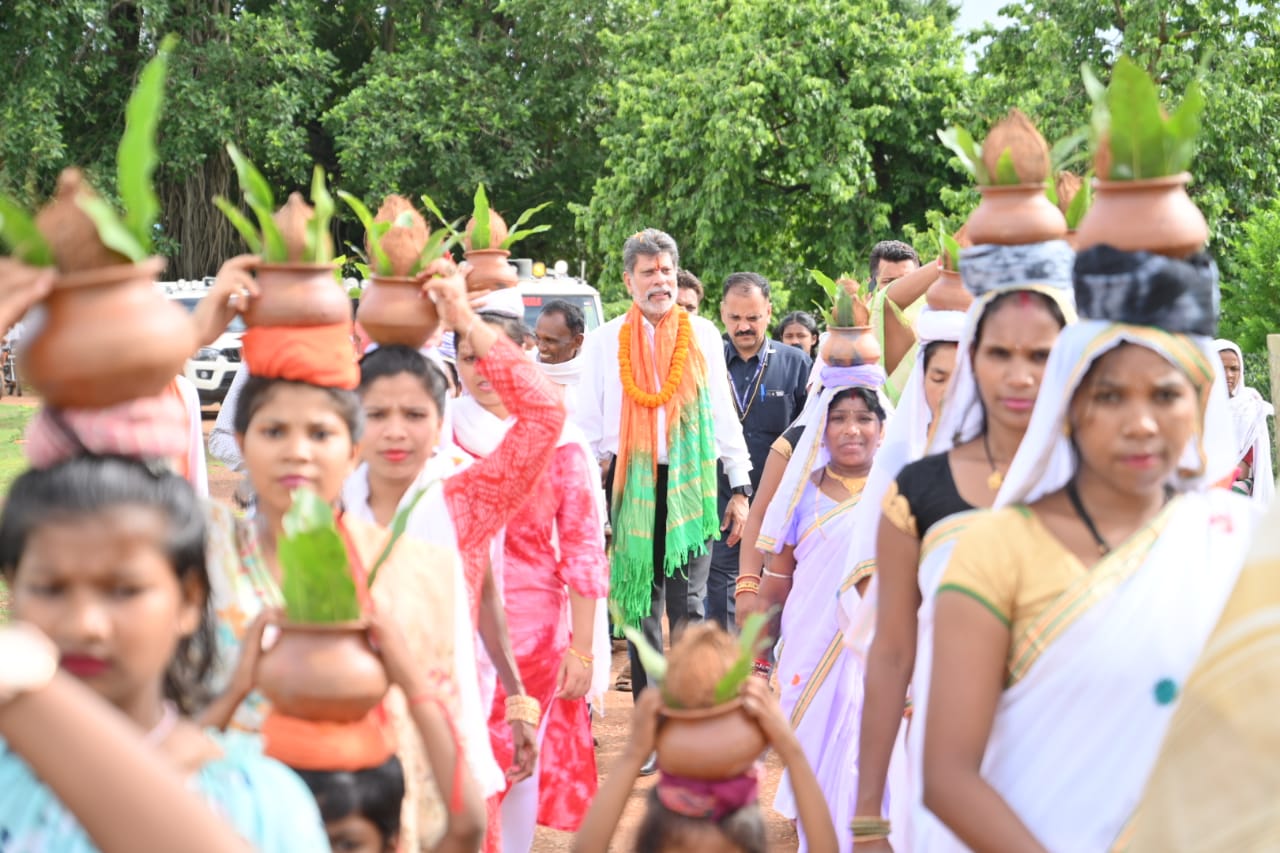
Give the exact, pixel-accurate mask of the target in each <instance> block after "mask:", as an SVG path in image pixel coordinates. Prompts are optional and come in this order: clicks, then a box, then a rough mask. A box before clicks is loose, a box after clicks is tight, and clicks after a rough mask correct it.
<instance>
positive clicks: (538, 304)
mask: <svg viewBox="0 0 1280 853" xmlns="http://www.w3.org/2000/svg"><path fill="white" fill-rule="evenodd" d="M554 299H563V300H564V301H565V302H569V303H572V304H574V305H577V306H578V307H579V308H581V309H582V313H583V315H584V318H585V320H586V323H587V331H588V332H589V331H591V330H592V329H594V328H595V327H597V326H599V325H600V315H599V314H597V313H596V301H595V299H593V298H592V297H591V296H589V295H587V294H572V295H570V294H553V293H546V294H542V293H526V294H524V322H525V325H526V326H528V327H529V328H530V329H532V328H533V327H534V325H536V324H537V322H538V315H539V314H541V313H542V306H543V305H546V304H547V303H548V302H551V301H552V300H554Z"/></svg>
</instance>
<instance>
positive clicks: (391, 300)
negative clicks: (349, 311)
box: [356, 275, 440, 349]
mask: <svg viewBox="0 0 1280 853" xmlns="http://www.w3.org/2000/svg"><path fill="white" fill-rule="evenodd" d="M356 319H357V320H359V321H360V325H361V327H363V328H364V330H365V331H366V332H367V333H368V334H369V337H370V338H371V339H372V340H374V341H377V342H378V343H379V344H382V345H383V346H388V345H392V344H401V345H403V346H407V347H413V348H414V349H418V348H419V347H421V346H422V345H423V344H424V343H426V341H427V338H429V337H431V333H432V332H434V331H435V330H436V327H437V326H439V325H440V316H439V314H438V313H437V312H436V306H435V303H434V302H432V301H431V300H430V299H428V298H426V297H425V296H424V295H423V293H422V283H421V282H420V281H418V279H416V278H411V277H408V276H378V275H375V276H372V277H371V278H370V279H369V286H368V287H366V288H365V289H364V292H363V293H362V294H361V295H360V307H359V309H357V311H356Z"/></svg>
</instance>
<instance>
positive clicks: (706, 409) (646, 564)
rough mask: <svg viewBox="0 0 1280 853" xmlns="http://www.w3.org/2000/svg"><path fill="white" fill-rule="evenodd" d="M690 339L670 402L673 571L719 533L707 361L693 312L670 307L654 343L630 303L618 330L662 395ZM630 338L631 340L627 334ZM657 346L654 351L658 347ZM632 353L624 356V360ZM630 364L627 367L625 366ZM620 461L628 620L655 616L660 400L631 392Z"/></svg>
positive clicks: (616, 594) (618, 514) (614, 565)
mask: <svg viewBox="0 0 1280 853" xmlns="http://www.w3.org/2000/svg"><path fill="white" fill-rule="evenodd" d="M682 328H683V329H684V334H685V335H686V336H687V337H688V340H689V354H688V356H687V358H686V360H685V364H684V370H683V373H682V374H681V376H680V384H679V385H678V386H676V390H675V393H674V394H673V395H672V396H671V399H670V400H668V401H667V403H666V404H665V407H664V408H665V410H666V416H667V494H666V502H667V529H666V530H665V531H664V534H663V535H665V536H666V557H665V559H664V560H663V570H664V571H665V572H666V574H667V576H668V577H670V576H672V575H674V574H675V572H676V569H678V568H680V567H681V566H683V565H685V564H686V563H687V562H688V561H689V559H690V558H692V557H696V556H700V555H701V554H703V553H705V552H706V548H707V541H708V540H709V539H711V537H713V536H715V535H716V533H717V532H718V526H719V525H718V524H717V521H718V518H717V513H716V448H715V426H714V424H713V423H712V418H711V396H710V393H709V391H708V382H707V362H706V359H705V358H704V357H703V354H702V352H701V350H699V349H698V342H697V340H696V339H695V338H694V335H693V329H692V324H691V323H690V322H689V315H688V314H687V313H686V312H684V311H681V310H672V311H668V312H667V314H666V315H665V316H664V317H663V318H662V319H661V320H659V321H658V323H657V325H656V326H655V327H654V341H653V346H652V347H650V345H649V336H648V334H647V333H646V332H645V321H644V316H643V315H642V314H641V313H640V309H639V307H637V306H635V305H632V306H631V310H630V311H628V312H627V316H626V320H625V321H624V322H623V325H622V330H621V332H620V334H619V354H620V355H622V354H623V353H622V342H623V341H624V340H625V341H627V343H628V346H627V348H626V356H629V361H630V364H631V374H632V375H631V377H630V379H631V380H632V381H633V382H634V387H635V388H637V389H639V390H640V391H641V392H646V393H649V394H658V393H659V392H660V391H661V388H660V387H659V386H658V385H657V384H656V383H657V382H658V381H659V379H658V378H655V370H654V369H653V368H654V366H655V365H656V367H657V370H656V374H657V377H660V378H662V379H665V378H666V377H668V376H669V375H670V373H671V369H672V360H673V357H674V355H675V350H676V341H677V338H678V337H680V332H681V330H682ZM628 338H629V340H628ZM655 351H656V352H655ZM627 360H628V359H627V358H626V357H624V358H620V359H619V363H620V364H623V365H625V364H626V361H627ZM624 369H625V368H624ZM628 384H629V383H626V382H624V391H623V397H622V419H621V424H620V428H619V432H618V456H617V459H616V460H615V463H614V469H613V470H614V474H613V494H612V496H611V497H612V517H613V545H612V548H611V550H610V554H609V564H610V572H611V575H610V577H611V587H610V588H611V590H612V598H613V600H614V601H615V602H616V603H617V605H618V607H619V608H621V610H622V614H623V616H624V618H625V620H626V622H627V624H629V625H634V624H637V623H638V622H639V621H640V620H641V619H642V618H644V617H645V616H648V615H649V605H650V601H651V593H650V591H651V589H652V586H653V573H654V565H653V537H654V536H655V535H656V531H655V530H654V529H653V526H654V518H655V511H656V507H657V494H656V483H657V472H658V407H657V406H653V407H650V406H646V405H643V404H642V403H640V402H638V401H636V400H634V399H632V398H631V396H630V395H629V394H627V393H626V387H627V385H628Z"/></svg>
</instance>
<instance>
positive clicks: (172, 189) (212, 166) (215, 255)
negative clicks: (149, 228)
mask: <svg viewBox="0 0 1280 853" xmlns="http://www.w3.org/2000/svg"><path fill="white" fill-rule="evenodd" d="M234 178H235V176H234V173H233V171H232V169H231V162H230V158H229V157H228V156H227V154H226V152H224V151H222V150H221V149H218V150H217V152H216V153H214V154H211V155H210V156H209V158H208V159H206V160H205V161H204V165H203V166H202V167H201V168H199V169H196V170H194V171H192V172H191V173H189V174H188V175H187V176H186V177H185V179H184V180H182V181H181V182H175V181H172V180H166V181H164V182H163V183H162V184H161V185H160V187H159V193H160V202H161V209H162V210H163V211H164V232H165V236H166V237H168V238H169V239H171V240H173V241H174V242H176V243H177V245H178V251H177V254H176V255H174V256H173V257H172V258H170V260H169V268H168V270H167V272H166V276H167V277H168V278H169V279H180V278H182V279H199V278H203V277H204V276H207V275H213V274H214V273H216V272H217V271H218V267H219V266H221V264H222V262H223V261H225V260H226V259H227V258H230V257H232V256H233V255H238V254H241V253H242V252H245V251H248V250H247V249H246V248H245V245H244V243H243V242H242V241H241V239H240V235H239V233H238V232H237V231H236V230H235V228H233V227H232V226H231V223H230V222H228V221H227V218H226V217H225V216H223V215H222V212H221V211H219V210H218V209H217V208H216V207H214V205H213V197H214V196H216V195H223V196H226V197H227V198H229V199H232V200H234V201H237V202H238V201H239V193H238V192H235V179H234Z"/></svg>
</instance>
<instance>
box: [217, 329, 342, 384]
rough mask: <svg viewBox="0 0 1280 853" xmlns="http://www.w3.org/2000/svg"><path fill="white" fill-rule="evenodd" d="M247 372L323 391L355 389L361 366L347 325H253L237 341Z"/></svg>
mask: <svg viewBox="0 0 1280 853" xmlns="http://www.w3.org/2000/svg"><path fill="white" fill-rule="evenodd" d="M240 344H241V346H242V347H243V348H244V360H245V362H247V363H248V365H249V373H251V374H252V375H254V376H261V377H263V378H265V379H288V380H291V381H293V382H306V383H307V384H309V385H319V386H321V387H323V388H345V389H347V390H349V391H350V390H354V389H355V388H356V387H357V386H359V384H360V366H359V365H358V364H357V363H356V347H355V343H354V342H353V341H352V339H351V324H350V323H333V324H331V325H328V326H253V327H250V328H249V329H248V330H247V331H246V332H245V333H244V337H243V338H241V339H240Z"/></svg>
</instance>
